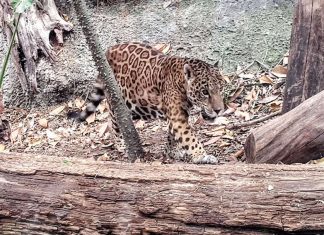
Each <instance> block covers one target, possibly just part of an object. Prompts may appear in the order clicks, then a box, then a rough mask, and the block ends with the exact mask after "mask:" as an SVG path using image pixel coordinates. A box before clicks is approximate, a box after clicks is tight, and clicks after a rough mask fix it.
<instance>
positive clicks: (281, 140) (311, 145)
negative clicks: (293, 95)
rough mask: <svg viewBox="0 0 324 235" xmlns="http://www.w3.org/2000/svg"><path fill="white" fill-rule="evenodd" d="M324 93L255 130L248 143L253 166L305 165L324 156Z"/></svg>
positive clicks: (248, 156) (249, 160) (249, 157)
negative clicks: (259, 164)
mask: <svg viewBox="0 0 324 235" xmlns="http://www.w3.org/2000/svg"><path fill="white" fill-rule="evenodd" d="M323 100H324V91H322V92H320V93H319V94H317V95H315V96H313V97H311V98H309V99H308V100H306V101H304V102H303V103H301V104H300V105H299V106H297V107H296V108H294V109H293V110H291V111H289V112H288V113H285V114H284V115H282V116H280V117H277V118H275V119H273V120H271V121H269V122H268V123H266V124H264V125H263V126H261V127H259V128H257V129H256V130H254V131H252V133H251V134H250V135H249V136H248V138H247V140H246V142H245V146H244V149H245V154H246V158H247V162H249V163H278V162H282V163H286V164H290V163H296V162H300V163H305V162H308V161H310V160H312V159H317V158H320V157H323V156H322V154H324V121H323V117H324V102H323Z"/></svg>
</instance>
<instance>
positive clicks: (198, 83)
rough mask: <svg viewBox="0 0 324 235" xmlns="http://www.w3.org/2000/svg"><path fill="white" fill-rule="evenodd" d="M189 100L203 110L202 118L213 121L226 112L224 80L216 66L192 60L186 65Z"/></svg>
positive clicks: (185, 72)
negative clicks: (223, 90) (223, 95)
mask: <svg viewBox="0 0 324 235" xmlns="http://www.w3.org/2000/svg"><path fill="white" fill-rule="evenodd" d="M183 69H184V75H185V78H186V81H187V96H188V99H189V100H190V101H191V102H192V103H193V104H194V105H196V106H198V107H200V108H201V114H202V117H203V118H204V119H205V120H209V121H213V120H214V119H215V118H216V117H217V116H218V115H220V114H222V112H223V110H224V101H223V97H222V94H221V89H222V87H223V85H224V81H225V80H224V79H223V76H222V75H221V73H220V71H219V70H218V68H217V67H216V66H213V65H209V64H207V63H205V62H203V61H201V60H197V59H192V60H189V61H188V63H186V64H185V65H184V68H183Z"/></svg>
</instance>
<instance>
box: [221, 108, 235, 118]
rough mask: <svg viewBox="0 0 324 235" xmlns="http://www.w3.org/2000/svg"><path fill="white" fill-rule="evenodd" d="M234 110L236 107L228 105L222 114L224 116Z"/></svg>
mask: <svg viewBox="0 0 324 235" xmlns="http://www.w3.org/2000/svg"><path fill="white" fill-rule="evenodd" d="M235 110H236V108H235V109H234V108H231V107H228V108H227V109H226V110H225V111H224V113H223V115H224V116H227V115H230V114H232V113H234V112H235Z"/></svg>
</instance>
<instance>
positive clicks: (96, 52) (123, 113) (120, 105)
mask: <svg viewBox="0 0 324 235" xmlns="http://www.w3.org/2000/svg"><path fill="white" fill-rule="evenodd" d="M73 4H74V7H75V10H76V12H77V15H78V19H79V21H80V23H81V25H82V29H83V33H84V34H85V36H86V39H87V42H88V45H89V48H90V51H91V53H92V57H93V59H94V61H95V63H96V66H97V68H98V71H99V75H100V77H101V78H104V79H103V80H104V81H105V83H106V87H107V91H108V93H109V97H110V102H111V105H112V109H113V110H114V113H115V115H116V120H117V122H118V127H119V128H120V131H121V133H122V136H123V139H124V141H125V145H126V148H127V149H126V150H127V155H128V157H129V158H130V160H131V161H135V160H136V159H137V158H138V157H143V155H144V151H143V148H142V146H141V142H140V138H139V135H138V133H137V131H136V129H135V127H134V124H133V121H132V119H131V115H130V111H129V110H128V108H127V107H126V104H125V102H124V100H123V98H122V95H121V91H120V89H119V86H118V84H117V81H116V80H115V79H114V78H113V77H109V76H108V75H109V67H108V62H107V60H106V57H105V55H104V51H103V47H102V46H101V45H100V43H99V41H98V40H97V36H96V34H95V32H94V31H93V29H94V27H93V26H92V23H91V22H90V16H89V14H88V12H87V9H86V5H85V3H84V0H80V1H73Z"/></svg>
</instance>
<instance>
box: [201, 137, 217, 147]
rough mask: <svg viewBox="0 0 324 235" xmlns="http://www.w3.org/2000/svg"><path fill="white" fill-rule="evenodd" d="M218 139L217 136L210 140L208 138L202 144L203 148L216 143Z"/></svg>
mask: <svg viewBox="0 0 324 235" xmlns="http://www.w3.org/2000/svg"><path fill="white" fill-rule="evenodd" d="M219 139H220V137H219V136H215V137H212V138H210V139H209V140H208V141H207V142H205V143H204V146H207V145H211V144H214V143H216V142H217V141H218V140H219Z"/></svg>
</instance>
